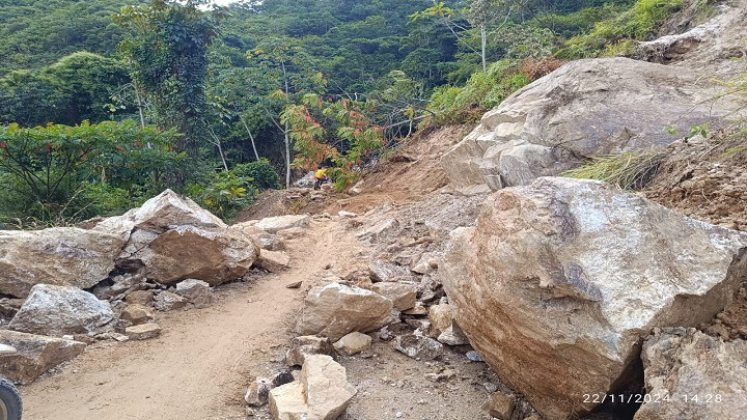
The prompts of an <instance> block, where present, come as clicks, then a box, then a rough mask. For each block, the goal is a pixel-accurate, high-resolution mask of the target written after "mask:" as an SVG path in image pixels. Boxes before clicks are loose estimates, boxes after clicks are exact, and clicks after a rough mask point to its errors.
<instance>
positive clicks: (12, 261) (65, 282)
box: [0, 228, 126, 298]
mask: <svg viewBox="0 0 747 420" xmlns="http://www.w3.org/2000/svg"><path fill="white" fill-rule="evenodd" d="M125 241H126V239H125V238H122V237H121V236H119V235H116V234H111V233H108V232H98V231H90V230H84V229H79V228H52V229H44V230H36V231H0V294H3V295H11V296H15V297H19V298H24V297H26V295H28V293H29V292H30V291H31V287H32V286H34V285H36V284H42V283H44V284H55V285H60V286H75V287H79V288H89V287H93V286H94V285H96V284H97V283H99V282H100V281H101V280H104V279H105V278H107V277H108V276H109V273H110V272H111V271H112V270H113V269H114V260H115V259H116V257H117V255H119V252H120V250H121V249H122V247H123V246H124V244H125Z"/></svg>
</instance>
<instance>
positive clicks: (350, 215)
mask: <svg viewBox="0 0 747 420" xmlns="http://www.w3.org/2000/svg"><path fill="white" fill-rule="evenodd" d="M337 215H338V216H340V217H341V218H343V219H350V218H353V217H358V215H357V214H355V213H353V212H349V211H345V210H340V211H339V212H338V213H337Z"/></svg>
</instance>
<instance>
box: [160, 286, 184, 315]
mask: <svg viewBox="0 0 747 420" xmlns="http://www.w3.org/2000/svg"><path fill="white" fill-rule="evenodd" d="M153 306H154V307H155V308H156V309H158V310H159V311H163V312H167V311H173V310H176V309H182V308H184V307H185V306H187V300H186V299H184V298H183V297H181V296H179V295H177V294H176V293H171V292H167V291H163V292H161V293H159V294H158V296H156V298H155V300H154V301H153Z"/></svg>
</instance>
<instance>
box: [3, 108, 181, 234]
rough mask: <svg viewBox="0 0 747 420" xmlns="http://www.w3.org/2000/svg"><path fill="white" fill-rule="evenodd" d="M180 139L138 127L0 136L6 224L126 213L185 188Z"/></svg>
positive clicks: (10, 129)
mask: <svg viewBox="0 0 747 420" xmlns="http://www.w3.org/2000/svg"><path fill="white" fill-rule="evenodd" d="M177 137H178V135H177V133H176V132H175V131H173V130H169V131H161V130H158V129H156V128H153V127H145V128H141V127H139V126H138V125H137V124H135V123H134V122H132V121H126V122H123V123H116V122H102V123H99V124H89V123H83V124H80V125H78V126H66V125H50V126H46V127H37V128H22V127H20V126H18V125H17V124H11V125H9V126H7V127H4V128H0V177H2V183H3V188H2V190H0V215H2V216H3V217H2V218H0V223H3V222H8V220H10V219H21V220H23V219H27V218H28V219H41V220H55V221H62V220H80V219H84V218H88V217H91V216H95V215H109V214H112V213H116V212H122V211H124V210H126V209H128V208H130V207H132V206H133V205H135V204H138V203H139V202H141V201H142V200H144V199H147V198H149V197H150V196H152V195H154V194H157V193H158V192H160V191H161V190H163V189H165V188H166V187H168V186H169V185H173V184H174V183H175V182H176V181H177V176H178V173H179V168H180V167H182V166H183V165H184V163H185V159H184V155H183V154H180V153H177V152H175V151H174V150H173V148H172V147H171V144H172V143H174V141H175V139H176V138H177Z"/></svg>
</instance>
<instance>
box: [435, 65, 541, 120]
mask: <svg viewBox="0 0 747 420" xmlns="http://www.w3.org/2000/svg"><path fill="white" fill-rule="evenodd" d="M529 82H530V80H529V78H527V76H525V75H524V74H523V73H522V72H521V71H520V69H519V68H518V66H517V65H516V64H515V63H514V62H513V61H511V60H501V61H498V62H497V63H494V64H492V65H491V66H490V67H489V68H488V70H487V71H486V72H482V71H480V72H476V73H474V74H472V76H471V77H470V79H469V80H468V81H467V83H466V84H465V85H464V86H463V87H456V86H442V87H440V88H437V89H435V90H434V91H433V94H432V95H431V99H430V101H429V103H428V107H427V109H428V111H429V112H430V113H431V115H432V117H430V118H426V119H424V120H423V122H422V123H421V124H420V126H421V128H426V127H431V126H439V125H443V124H450V123H465V122H473V121H476V120H478V119H479V118H480V117H481V116H482V114H483V113H484V112H485V111H486V110H488V109H490V108H493V107H494V106H496V105H498V104H499V103H501V102H502V101H503V100H504V99H506V97H508V96H509V95H510V94H512V93H513V92H515V91H517V90H519V89H521V88H522V87H524V86H526V85H527V84H529Z"/></svg>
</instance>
